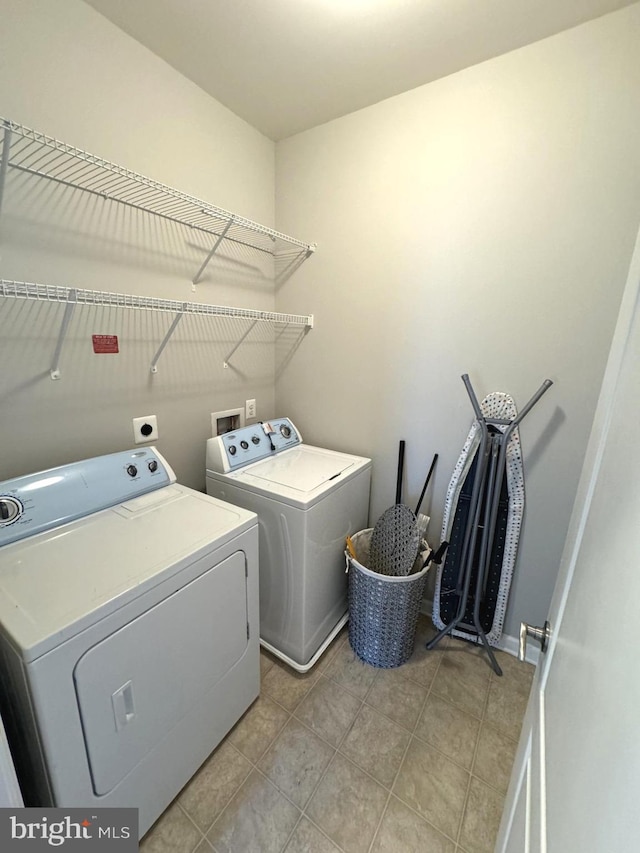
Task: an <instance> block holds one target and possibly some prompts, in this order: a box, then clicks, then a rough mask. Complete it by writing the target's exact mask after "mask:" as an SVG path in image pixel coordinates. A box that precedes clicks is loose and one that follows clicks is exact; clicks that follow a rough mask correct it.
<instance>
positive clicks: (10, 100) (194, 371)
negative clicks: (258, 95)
mask: <svg viewBox="0 0 640 853" xmlns="http://www.w3.org/2000/svg"><path fill="white" fill-rule="evenodd" d="M0 21H1V24H0V115H2V116H5V117H8V118H11V119H13V120H15V121H18V122H20V123H22V124H25V125H27V126H30V127H32V128H35V129H37V130H40V131H43V132H45V133H47V134H49V135H52V136H54V137H57V138H58V139H61V140H62V141H64V142H66V143H69V144H72V145H75V146H78V147H80V148H83V149H86V150H88V151H90V152H92V153H94V154H97V155H99V156H101V157H104V158H106V159H108V160H112V161H114V162H116V163H118V164H120V165H122V166H126V167H128V168H129V169H132V170H134V171H137V172H140V173H142V174H145V175H148V176H149V177H152V178H154V179H156V180H159V181H161V182H164V183H166V184H169V185H171V186H175V187H176V188H178V189H180V190H183V191H185V192H188V193H192V194H194V195H195V196H197V197H200V198H203V199H205V200H207V201H209V202H211V203H212V204H215V205H218V206H220V207H223V208H227V209H229V210H232V211H234V212H237V213H239V214H241V215H243V216H245V217H248V218H250V219H253V220H256V221H258V222H261V223H263V224H264V225H267V226H269V225H273V220H274V146H273V143H272V142H271V141H270V140H268V139H266V138H265V137H264V136H262V135H261V134H260V133H259V132H258V131H256V130H255V129H254V128H252V127H250V126H249V125H248V124H246V123H245V122H244V121H242V120H241V119H239V118H238V117H237V116H235V115H233V114H232V113H231V112H230V111H229V110H227V109H226V108H225V107H223V106H222V105H220V104H219V103H217V102H216V101H214V100H213V99H211V98H210V97H209V96H208V95H206V94H205V93H204V92H202V91H201V90H200V89H199V88H198V87H197V86H195V85H193V84H192V83H190V82H189V81H187V80H186V79H185V78H183V77H181V76H180V75H179V74H177V72H175V71H174V70H173V69H172V68H170V67H169V66H168V65H167V64H166V63H164V62H162V61H161V60H160V59H158V58H157V57H156V56H154V55H153V54H151V53H150V52H149V51H148V50H147V49H146V48H143V47H142V46H141V45H140V44H139V43H138V42H136V41H134V40H133V39H131V38H130V37H128V36H126V35H125V34H124V33H122V32H121V31H120V30H118V29H117V28H116V27H115V26H113V25H112V24H111V23H109V22H108V21H107V20H106V19H105V18H103V17H102V16H101V15H99V14H98V13H97V12H95V11H94V10H93V9H92V8H90V7H89V6H87V5H86V4H85V3H83V2H80V0H21V2H19V3H16V2H13V0H0ZM0 229H1V241H0V253H1V254H0V277H2V278H5V279H17V280H27V281H36V282H42V283H49V284H59V285H66V286H78V287H87V288H90V289H97V290H111V291H118V292H124V293H135V294H140V295H157V296H162V297H166V298H172V299H179V300H191V301H200V302H208V303H214V304H222V305H234V306H240V307H252V308H264V309H267V310H273V304H274V296H273V289H272V286H270V285H269V283H268V281H267V276H268V274H269V272H270V271H269V269H268V265H267V266H265V263H264V262H263V261H262V260H261V259H259V258H256V256H255V253H251V252H248V251H244V250H240V249H238V248H235V249H231V250H229V249H227V250H226V251H225V252H223V253H222V256H221V257H219V258H218V259H217V260H216V261H215V262H214V263H213V264H212V266H211V268H210V271H209V272H208V273H207V275H206V276H205V279H204V281H203V282H202V284H200V285H198V290H197V293H195V294H194V293H192V292H191V285H190V278H191V277H193V275H194V274H195V272H196V270H197V269H198V267H199V265H200V263H201V261H202V259H203V258H204V255H205V254H206V251H207V244H206V242H203V241H202V240H200V241H199V243H198V241H197V239H196V236H195V235H190V234H189V233H185V232H184V231H181V230H179V229H177V228H175V227H169V226H161V225H160V224H159V223H158V222H153V223H151V224H150V223H149V221H148V220H147V219H145V218H143V217H136V216H135V215H133V214H132V213H131V212H127V211H123V209H122V208H115V207H114V206H112V205H109V204H104V203H103V202H101V201H100V200H97V199H95V198H87V197H84V198H82V199H77V198H72V197H71V195H70V193H68V192H65V191H62V192H60V191H55V192H53V191H52V188H51V185H49V186H46V187H45V186H43V183H42V182H37V181H33V180H27V179H25V178H24V177H23V178H20V177H19V176H17V177H16V175H15V174H10V175H9V182H8V188H7V198H6V199H5V209H4V215H3V217H2V219H1V221H0ZM196 244H197V245H196ZM0 302H3V303H4V304H2V305H0V322H1V323H2V327H1V328H0V360H1V361H2V364H3V370H2V371H1V376H0V401H1V403H0V436H1V438H2V453H1V455H0V460H1V461H0V480H2V479H5V478H7V477H10V476H15V475H18V474H20V473H25V472H27V471H32V470H37V469H39V468H42V467H48V466H50V465H56V464H60V463H63V462H66V461H70V460H73V459H77V458H81V457H83V456H90V455H93V454H98V453H107V452H111V451H116V450H121V449H126V448H128V447H130V446H131V445H132V440H133V433H132V425H131V418H132V417H134V416H138V415H147V414H151V413H155V414H157V415H158V419H159V428H160V440H159V442H158V447H159V449H160V450H161V451H162V452H164V453H165V454H166V455H167V458H168V459H169V461H170V462H171V463H172V464H173V466H174V467H175V469H176V472H177V474H178V476H179V479H180V480H181V481H182V482H184V483H187V484H188V485H192V486H194V487H196V488H203V487H204V442H205V438H206V437H207V436H208V435H209V434H210V417H209V416H210V412H211V411H215V410H220V409H228V408H230V407H233V406H237V405H243V404H244V400H245V399H246V398H247V397H255V398H256V399H257V401H258V414H259V415H260V416H261V417H267V416H269V415H271V414H273V411H272V408H273V383H274V367H273V349H272V347H270V346H267V345H266V343H264V342H262V341H266V338H264V336H261V335H260V334H259V333H256V335H255V337H254V340H255V341H260V342H262V343H254V344H251V343H250V344H249V345H248V346H246V347H244V348H243V349H242V350H241V351H239V352H238V355H237V357H236V358H235V359H234V365H235V368H234V369H230V370H227V371H225V370H223V367H222V362H223V359H224V356H225V354H226V353H228V352H229V351H230V349H231V348H232V347H233V345H234V343H235V341H236V340H237V338H238V337H239V336H240V335H241V334H242V332H243V331H244V330H245V328H246V321H245V323H244V324H243V323H242V322H240V321H235V322H227V323H220V322H219V321H218V322H215V321H214V322H212V321H210V320H208V321H206V322H205V321H203V320H194V319H184V320H183V321H182V323H181V325H180V327H179V330H178V332H177V333H176V337H175V339H174V340H173V341H172V342H171V343H170V344H169V346H168V348H167V349H166V350H165V352H164V354H163V356H162V358H161V360H160V362H159V365H158V373H157V374H156V375H155V376H151V375H150V373H149V365H150V362H151V359H152V358H153V355H154V353H155V351H156V349H157V347H158V345H159V344H160V342H161V341H162V338H163V336H164V333H165V331H166V329H167V328H168V326H169V324H170V322H171V319H172V317H171V316H170V315H164V314H157V315H154V314H149V313H146V312H138V313H136V312H129V311H120V310H115V309H78V310H77V311H76V314H75V316H74V320H73V324H72V327H71V329H70V332H69V337H68V340H67V342H66V343H65V347H64V350H63V353H62V361H61V365H60V366H61V370H62V379H61V380H59V381H57V382H52V381H51V379H50V378H49V367H50V363H51V358H52V354H53V349H54V347H55V344H56V339H57V334H58V329H59V325H60V319H61V316H62V307H61V306H56V305H54V306H48V305H42V304H36V303H25V302H19V301H17V300H8V299H5V300H0ZM93 333H98V334H117V335H118V336H119V343H120V349H121V352H120V354H119V355H117V356H112V355H108V356H99V355H94V353H93V351H92V348H91V334H93Z"/></svg>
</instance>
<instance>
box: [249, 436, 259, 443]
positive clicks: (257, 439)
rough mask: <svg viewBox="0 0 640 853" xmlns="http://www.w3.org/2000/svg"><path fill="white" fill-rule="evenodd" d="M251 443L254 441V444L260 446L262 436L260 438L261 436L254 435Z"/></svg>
mask: <svg viewBox="0 0 640 853" xmlns="http://www.w3.org/2000/svg"><path fill="white" fill-rule="evenodd" d="M251 441H252V442H253V443H254V444H260V436H259V435H252V436H251Z"/></svg>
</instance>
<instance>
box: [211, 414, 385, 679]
mask: <svg viewBox="0 0 640 853" xmlns="http://www.w3.org/2000/svg"><path fill="white" fill-rule="evenodd" d="M370 484H371V460H370V459H366V458H365V457H362V456H352V455H350V454H346V453H338V452H337V451H333V450H325V449H322V448H319V447H312V446H310V445H308V444H304V443H303V441H302V436H301V435H300V432H299V431H298V430H297V429H296V427H295V426H294V425H293V423H292V422H291V421H290V420H289V419H288V418H279V419H277V420H272V421H270V422H268V423H267V422H265V423H262V424H254V425H252V426H246V427H243V428H242V429H239V430H236V431H234V432H229V433H225V434H223V435H220V436H217V437H215V438H210V439H209V440H208V441H207V493H208V494H209V495H213V496H215V497H217V498H220V499H221V500H224V501H229V502H230V503H232V504H234V505H235V506H240V507H244V508H245V509H249V510H251V511H253V512H255V513H256V514H257V516H258V519H259V529H260V570H259V575H260V641H261V643H262V645H263V646H264V647H265V648H266V649H268V650H269V651H270V652H272V653H273V654H274V655H276V656H277V657H279V658H280V659H281V660H283V661H285V663H287V664H288V665H289V666H291V667H293V668H294V669H295V670H297V671H298V672H306V671H308V670H309V669H310V668H311V667H312V666H313V665H314V664H315V663H316V662H317V661H318V659H319V658H320V656H321V655H322V653H323V652H324V651H325V649H326V648H327V646H328V645H329V643H330V642H331V640H332V639H333V638H334V637H335V635H336V634H337V633H338V632H339V630H340V629H341V628H342V626H343V625H344V624H345V623H346V621H347V618H348V615H347V576H346V574H345V558H344V549H345V539H346V537H347V536H349V535H351V534H352V533H355V532H357V531H358V530H362V529H364V528H365V527H366V526H367V520H368V516H369V491H370Z"/></svg>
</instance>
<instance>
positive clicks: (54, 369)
mask: <svg viewBox="0 0 640 853" xmlns="http://www.w3.org/2000/svg"><path fill="white" fill-rule="evenodd" d="M77 304H78V293H77V291H76V290H74V289H70V290H69V293H68V296H67V304H66V306H65V309H64V314H63V316H62V323H61V324H60V332H59V333H58V343H57V344H56V348H55V350H54V353H53V363H52V365H51V371H50V374H49V375H50V376H51V378H52V379H60V378H61V376H62V373H61V372H60V356H61V355H62V347H63V346H64V339H65V338H66V337H67V332H68V331H69V324H70V323H71V319H72V317H73V313H74V311H75V310H76V305H77Z"/></svg>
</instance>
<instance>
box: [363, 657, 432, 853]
mask: <svg viewBox="0 0 640 853" xmlns="http://www.w3.org/2000/svg"><path fill="white" fill-rule="evenodd" d="M421 642H422V640H421ZM414 654H415V648H414ZM441 662H442V658H440V659H439V660H438V663H437V664H436V667H435V671H434V673H433V676H432V678H431V681H430V683H429V686H428V687H427V691H426V694H425V697H424V700H423V702H422V705H421V706H420V710H419V712H418V714H417V716H416V720H415V723H414V724H413V728H412V729H411V730H410V731H409V740H408V741H407V745H406V747H405V749H404V752H403V754H402V758H401V759H400V761H399V763H398V769H397V770H396V772H395V775H394V777H393V781H392V782H391V785H390V786H389V794H388V796H387V800H386V802H385V804H384V808H383V809H382V812H381V813H380V819H379V820H378V825H377V826H376V829H375V832H374V833H373V838H372V839H371V844H370V845H369V851H371V850H372V849H373V845H374V844H375V842H376V839H377V837H378V834H379V832H380V827H381V826H382V821H383V820H384V816H385V814H386V813H387V809H388V808H389V802H390V800H391V797H392V795H393V788H394V786H395V784H396V782H397V781H398V776H399V775H400V771H401V770H402V766H403V764H404V762H405V759H406V757H407V753H408V752H409V748H410V746H411V741H412V739H413V737H414V736H415V731H416V728H417V727H418V723H419V722H420V719H421V718H422V715H423V713H424V709H425V708H426V705H427V702H428V701H429V696H430V695H431V689H432V687H433V683H434V681H435V679H436V675H437V674H438V670H439V669H440V664H441ZM414 683H417V682H414ZM372 686H373V685H372ZM421 686H422V687H424V684H422V685H421ZM368 695H369V694H368V693H367V696H368ZM368 707H372V706H370V705H369V706H368ZM373 710H376V709H375V708H374V709H373ZM379 713H381V712H379ZM383 716H386V714H385V715H383ZM387 719H390V718H389V717H387ZM392 722H394V723H395V724H396V725H399V726H400V728H403V729H404V730H405V731H408V730H407V729H406V728H405V727H404V726H401V725H400V724H399V723H397V722H396V721H395V720H393V721H392ZM394 796H395V795H394ZM398 799H400V797H398ZM400 802H402V803H404V804H405V805H407V806H408V803H405V802H404V800H400ZM409 808H411V807H410V806H409ZM412 811H414V812H415V810H414V809H412ZM415 814H418V812H415ZM418 816H419V817H420V818H421V819H422V820H425V818H424V817H423V816H422V815H418ZM426 822H427V823H429V821H426ZM429 825H430V826H432V825H433V824H429ZM434 829H436V827H434ZM438 831H439V830H438Z"/></svg>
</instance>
